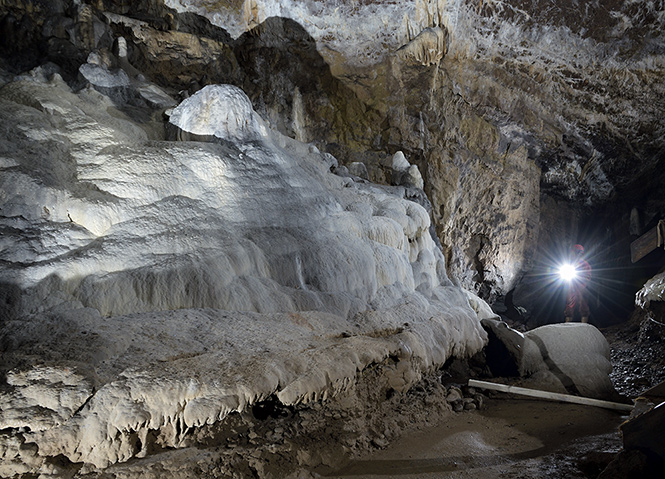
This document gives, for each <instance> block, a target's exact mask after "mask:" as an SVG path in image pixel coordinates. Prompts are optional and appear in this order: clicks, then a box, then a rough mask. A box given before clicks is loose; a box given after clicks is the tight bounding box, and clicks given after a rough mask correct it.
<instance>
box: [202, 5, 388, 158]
mask: <svg viewBox="0 0 665 479" xmlns="http://www.w3.org/2000/svg"><path fill="white" fill-rule="evenodd" d="M232 48H233V53H234V55H235V58H236V60H237V62H238V66H239V68H240V70H241V72H242V75H241V77H240V79H239V80H238V81H237V83H236V86H239V87H240V88H242V89H243V91H244V92H245V93H246V94H247V96H248V97H249V98H250V100H251V101H252V104H253V106H254V109H255V110H256V111H257V112H258V113H259V114H260V115H261V116H263V117H264V118H265V119H266V120H268V121H270V123H271V126H272V127H274V128H275V129H277V130H278V131H280V133H283V134H285V135H287V136H290V137H292V138H297V137H298V133H300V134H304V135H305V136H306V138H303V139H302V140H303V141H305V142H308V141H312V142H315V143H316V144H317V145H318V146H319V147H321V148H325V149H326V150H328V151H329V152H330V153H332V154H333V155H335V156H337V155H340V156H345V155H348V154H350V152H349V145H352V144H356V145H364V146H363V147H362V149H363V150H364V149H367V150H370V149H371V148H370V144H371V142H372V139H371V138H370V137H369V136H368V135H369V134H370V131H371V128H370V126H371V125H377V124H380V122H381V117H382V116H381V115H380V114H379V113H378V111H375V110H373V109H372V108H371V107H369V106H368V105H367V104H366V103H364V102H363V101H362V100H360V99H359V98H358V96H357V94H356V93H355V92H354V91H353V90H352V89H351V88H349V87H348V86H346V85H345V84H344V83H343V82H342V81H341V80H339V79H338V78H337V77H335V76H334V75H333V74H332V71H331V68H330V65H329V64H328V63H327V62H326V60H325V59H324V58H323V56H322V55H321V54H320V53H319V50H318V48H317V43H316V40H315V39H314V38H313V37H312V36H311V35H310V34H309V33H308V32H307V30H306V29H305V28H304V27H303V26H302V25H300V24H299V23H298V22H296V21H294V20H292V19H290V18H284V17H270V18H268V19H266V20H265V21H264V22H263V23H261V24H260V25H258V26H257V27H255V28H253V29H252V30H249V31H247V32H245V33H244V34H242V35H241V36H240V37H238V39H237V40H236V41H235V42H233V44H232ZM215 76H216V75H213V76H212V77H215ZM212 77H211V78H212ZM298 108H302V112H301V113H303V114H304V116H305V117H306V125H301V126H302V127H303V128H304V130H305V131H304V132H297V131H296V128H297V125H295V121H292V122H285V121H284V114H283V113H284V112H285V111H286V112H289V111H290V112H292V113H291V115H290V116H295V114H296V110H297V109H298ZM274 111H278V112H280V114H279V115H275V114H272V112H274ZM287 116H289V115H287Z"/></svg>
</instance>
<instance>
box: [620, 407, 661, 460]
mask: <svg viewBox="0 0 665 479" xmlns="http://www.w3.org/2000/svg"><path fill="white" fill-rule="evenodd" d="M620 429H621V436H622V437H623V447H624V449H627V450H630V449H637V450H640V451H648V452H651V453H654V454H658V455H659V456H660V458H661V459H663V460H665V441H663V430H665V403H663V404H660V405H659V406H656V407H655V408H653V409H651V410H650V411H647V412H645V413H644V414H641V415H640V416H637V417H635V418H633V419H631V420H629V421H626V422H625V423H623V424H622V425H621V426H620Z"/></svg>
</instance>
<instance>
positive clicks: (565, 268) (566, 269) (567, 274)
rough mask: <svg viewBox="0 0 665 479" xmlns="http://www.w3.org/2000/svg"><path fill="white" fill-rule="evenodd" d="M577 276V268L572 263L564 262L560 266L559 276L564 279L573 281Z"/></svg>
mask: <svg viewBox="0 0 665 479" xmlns="http://www.w3.org/2000/svg"><path fill="white" fill-rule="evenodd" d="M576 277H577V270H576V269H575V266H574V265H572V264H564V265H561V266H560V267H559V278H561V279H562V280H564V281H568V282H570V281H572V280H574V279H575V278H576Z"/></svg>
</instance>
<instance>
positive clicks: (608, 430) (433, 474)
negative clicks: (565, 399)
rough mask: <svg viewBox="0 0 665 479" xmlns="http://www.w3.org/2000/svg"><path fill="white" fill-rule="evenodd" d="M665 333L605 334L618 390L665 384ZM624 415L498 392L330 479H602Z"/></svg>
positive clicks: (633, 324)
mask: <svg viewBox="0 0 665 479" xmlns="http://www.w3.org/2000/svg"><path fill="white" fill-rule="evenodd" d="M663 329H664V328H663V327H662V326H660V325H659V324H658V323H653V322H649V321H644V320H643V319H640V318H635V319H634V320H632V321H630V322H628V323H625V324H623V325H620V326H615V327H612V328H607V329H605V330H603V334H605V336H606V338H607V339H608V342H609V343H610V347H611V360H612V363H613V368H614V371H613V373H612V376H611V377H612V381H613V383H614V385H615V388H616V389H617V391H618V392H619V393H620V394H622V395H623V396H626V397H628V398H631V399H634V398H636V397H638V396H639V395H640V393H641V392H643V391H645V390H646V389H648V388H649V387H651V386H654V385H656V384H658V383H660V382H662V381H663V380H665V354H664V353H665V347H664V342H663ZM627 418H628V416H627V415H625V414H624V413H619V412H616V411H612V410H607V409H601V408H596V407H589V406H581V405H575V404H565V403H559V402H551V401H542V400H531V399H520V398H518V397H517V396H508V395H505V394H501V393H496V394H495V393H490V397H489V398H488V399H487V400H486V401H485V402H484V404H483V407H482V409H479V410H470V411H467V410H465V411H462V412H458V413H456V414H454V415H452V416H450V417H447V418H445V420H444V421H442V422H441V423H440V424H438V425H436V426H433V427H425V428H422V429H421V430H418V431H415V432H412V433H409V434H407V435H404V436H402V437H401V438H399V439H398V440H396V441H394V442H392V443H391V444H390V445H389V446H388V447H386V448H385V449H383V450H378V451H374V452H372V453H370V454H367V455H365V456H362V457H360V458H358V459H355V460H352V461H350V462H349V463H348V464H346V465H345V466H344V467H341V468H340V469H338V470H336V471H335V472H333V473H331V474H328V475H326V476H325V477H330V478H338V479H342V478H358V479H362V478H404V479H406V478H418V479H426V478H428V479H429V478H479V477H482V478H543V477H547V478H553V479H558V478H561V479H563V478H596V477H598V475H599V474H600V473H601V472H602V471H603V470H604V469H605V467H606V466H607V465H608V464H609V463H610V462H611V461H612V460H613V459H614V458H615V457H616V454H617V453H618V452H619V451H620V450H621V449H622V440H621V437H620V434H619V425H620V424H621V423H622V422H623V421H625V420H626V419H627Z"/></svg>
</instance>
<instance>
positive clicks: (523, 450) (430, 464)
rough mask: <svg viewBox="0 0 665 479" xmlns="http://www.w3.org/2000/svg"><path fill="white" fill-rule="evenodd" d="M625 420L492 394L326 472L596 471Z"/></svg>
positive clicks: (572, 474) (492, 474)
mask: <svg viewBox="0 0 665 479" xmlns="http://www.w3.org/2000/svg"><path fill="white" fill-rule="evenodd" d="M625 419H626V416H622V415H621V414H620V413H617V412H615V411H610V410H606V409H601V408H595V407H589V406H580V405H576V404H563V403H557V402H547V401H535V400H526V399H501V398H498V397H495V398H490V399H489V400H488V401H487V404H486V406H485V407H484V408H483V409H482V410H480V411H465V412H463V413H459V414H455V415H454V416H452V417H450V418H448V419H446V421H445V422H444V423H442V424H440V425H439V426H436V427H432V428H428V429H423V430H420V431H417V432H415V433H412V434H409V435H406V436H403V437H402V438H400V439H399V440H397V441H395V442H393V443H392V444H391V445H390V446H389V447H388V448H386V449H384V450H380V451H378V452H374V453H372V454H370V455H368V456H366V457H362V458H360V459H357V460H354V461H352V462H350V463H349V464H347V465H346V466H345V467H344V468H342V469H340V470H338V471H336V472H335V473H334V474H331V475H329V476H326V477H334V478H340V479H341V478H346V477H355V478H379V477H382V478H419V479H420V478H423V479H424V478H476V477H483V478H541V477H548V478H587V477H596V476H597V475H598V474H599V473H600V472H601V471H602V470H603V469H604V468H605V466H606V465H607V464H608V463H609V462H610V461H611V460H612V459H613V457H614V455H615V454H616V453H617V452H618V451H619V450H620V449H621V446H622V445H621V439H620V437H619V433H618V427H619V425H620V424H621V422H622V421H624V420H625Z"/></svg>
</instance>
